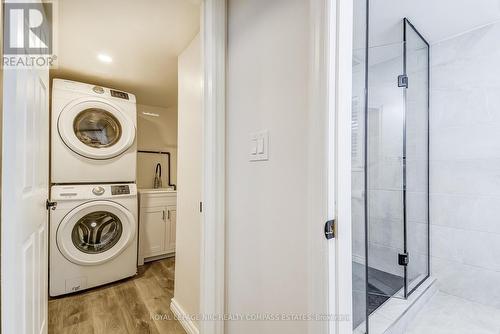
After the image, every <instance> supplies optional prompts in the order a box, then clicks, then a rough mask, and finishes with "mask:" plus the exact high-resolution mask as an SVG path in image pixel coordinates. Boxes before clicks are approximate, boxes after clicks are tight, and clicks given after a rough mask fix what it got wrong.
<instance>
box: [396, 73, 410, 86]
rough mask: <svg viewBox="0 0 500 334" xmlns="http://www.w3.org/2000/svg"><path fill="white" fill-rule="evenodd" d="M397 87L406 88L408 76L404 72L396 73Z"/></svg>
mask: <svg viewBox="0 0 500 334" xmlns="http://www.w3.org/2000/svg"><path fill="white" fill-rule="evenodd" d="M398 87H402V88H408V76H407V75H406V74H401V75H398Z"/></svg>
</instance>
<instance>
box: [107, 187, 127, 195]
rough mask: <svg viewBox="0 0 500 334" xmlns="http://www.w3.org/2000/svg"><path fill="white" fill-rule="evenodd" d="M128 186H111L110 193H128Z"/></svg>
mask: <svg viewBox="0 0 500 334" xmlns="http://www.w3.org/2000/svg"><path fill="white" fill-rule="evenodd" d="M129 194H130V188H129V186H128V185H120V186H111V195H129Z"/></svg>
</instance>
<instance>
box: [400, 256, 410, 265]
mask: <svg viewBox="0 0 500 334" xmlns="http://www.w3.org/2000/svg"><path fill="white" fill-rule="evenodd" d="M409 261H410V259H409V258H408V253H402V254H401V253H399V254H398V264H399V265H400V266H407V265H408V263H409Z"/></svg>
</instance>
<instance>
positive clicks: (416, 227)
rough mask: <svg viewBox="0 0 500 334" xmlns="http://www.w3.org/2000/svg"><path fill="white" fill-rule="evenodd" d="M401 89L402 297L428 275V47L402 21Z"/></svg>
mask: <svg viewBox="0 0 500 334" xmlns="http://www.w3.org/2000/svg"><path fill="white" fill-rule="evenodd" d="M403 24H404V27H403V38H404V56H405V57H404V58H405V61H404V70H405V72H404V73H405V75H406V76H407V78H408V85H407V88H406V89H405V131H404V132H405V140H404V141H405V161H406V168H405V179H406V181H405V217H404V218H405V219H404V221H405V252H406V253H407V254H408V256H409V258H408V265H407V266H406V267H405V297H407V296H409V295H410V294H411V293H412V292H413V291H414V290H415V289H416V288H417V287H418V285H420V283H421V282H423V280H425V279H426V278H427V277H428V276H429V44H428V43H427V41H426V40H425V39H424V38H423V37H422V36H421V35H420V33H419V32H418V31H417V30H416V29H415V27H414V26H413V25H412V24H411V23H410V21H408V20H407V19H406V18H405V19H404V20H403Z"/></svg>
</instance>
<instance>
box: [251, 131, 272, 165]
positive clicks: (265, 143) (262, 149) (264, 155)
mask: <svg viewBox="0 0 500 334" xmlns="http://www.w3.org/2000/svg"><path fill="white" fill-rule="evenodd" d="M249 160H250V161H265V160H269V131H267V130H264V131H259V132H254V133H251V134H250V156H249Z"/></svg>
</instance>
